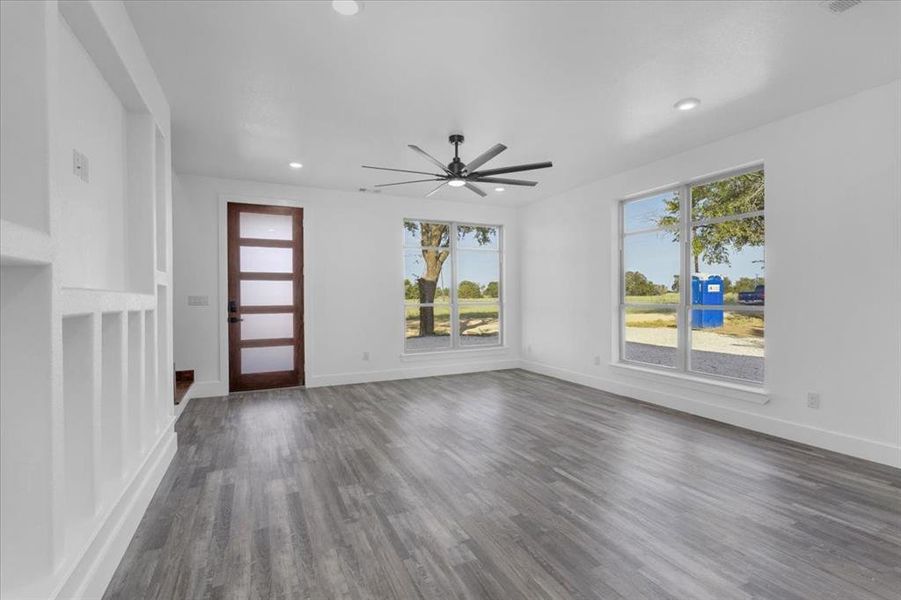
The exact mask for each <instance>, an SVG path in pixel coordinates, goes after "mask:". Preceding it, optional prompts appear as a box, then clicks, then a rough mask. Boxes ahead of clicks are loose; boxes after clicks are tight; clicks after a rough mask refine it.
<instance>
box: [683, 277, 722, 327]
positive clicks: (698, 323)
mask: <svg viewBox="0 0 901 600" xmlns="http://www.w3.org/2000/svg"><path fill="white" fill-rule="evenodd" d="M724 291H725V290H723V278H722V277H721V276H719V275H707V274H705V273H695V274H694V275H692V276H691V303H692V304H703V305H706V306H722V305H723V292H724ZM722 326H723V309H721V308H718V309H716V308H714V309H711V308H695V309H692V311H691V328H692V329H705V328H708V327H722Z"/></svg>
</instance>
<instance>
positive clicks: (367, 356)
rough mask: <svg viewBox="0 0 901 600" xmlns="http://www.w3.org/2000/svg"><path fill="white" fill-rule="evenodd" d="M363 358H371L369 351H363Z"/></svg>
mask: <svg viewBox="0 0 901 600" xmlns="http://www.w3.org/2000/svg"><path fill="white" fill-rule="evenodd" d="M363 360H369V353H368V352H364V353H363Z"/></svg>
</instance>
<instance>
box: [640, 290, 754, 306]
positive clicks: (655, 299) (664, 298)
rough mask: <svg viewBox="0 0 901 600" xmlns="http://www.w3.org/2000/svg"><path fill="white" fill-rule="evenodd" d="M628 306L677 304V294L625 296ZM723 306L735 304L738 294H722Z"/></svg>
mask: <svg viewBox="0 0 901 600" xmlns="http://www.w3.org/2000/svg"><path fill="white" fill-rule="evenodd" d="M626 302H627V303H629V304H679V292H667V293H665V294H660V295H658V296H626ZM723 303H724V304H737V303H738V292H726V293H725V294H723Z"/></svg>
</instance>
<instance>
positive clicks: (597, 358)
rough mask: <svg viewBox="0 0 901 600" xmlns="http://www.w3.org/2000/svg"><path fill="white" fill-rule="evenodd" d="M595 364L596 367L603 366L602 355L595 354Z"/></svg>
mask: <svg viewBox="0 0 901 600" xmlns="http://www.w3.org/2000/svg"><path fill="white" fill-rule="evenodd" d="M594 364H595V366H596V367H599V366H601V357H600V356H595V357H594Z"/></svg>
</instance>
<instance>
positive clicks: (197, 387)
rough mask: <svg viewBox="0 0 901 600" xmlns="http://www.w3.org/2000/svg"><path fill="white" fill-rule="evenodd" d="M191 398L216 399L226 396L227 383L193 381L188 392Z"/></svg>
mask: <svg viewBox="0 0 901 600" xmlns="http://www.w3.org/2000/svg"><path fill="white" fill-rule="evenodd" d="M188 393H189V394H190V395H191V398H217V397H219V396H228V382H226V381H218V380H213V381H195V382H194V383H192V384H191V389H190V390H189V391H188Z"/></svg>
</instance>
